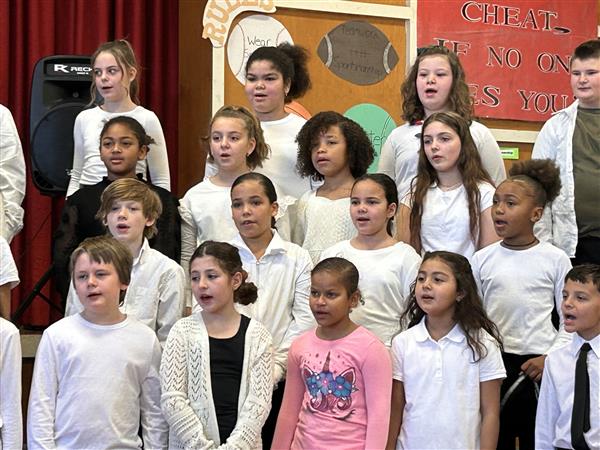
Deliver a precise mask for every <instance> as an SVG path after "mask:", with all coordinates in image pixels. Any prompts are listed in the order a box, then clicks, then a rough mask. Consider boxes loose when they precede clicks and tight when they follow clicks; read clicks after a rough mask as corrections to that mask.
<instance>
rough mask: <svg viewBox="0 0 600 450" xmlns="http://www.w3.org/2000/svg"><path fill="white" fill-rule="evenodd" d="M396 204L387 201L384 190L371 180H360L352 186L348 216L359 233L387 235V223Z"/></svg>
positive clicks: (392, 214) (392, 215)
mask: <svg viewBox="0 0 600 450" xmlns="http://www.w3.org/2000/svg"><path fill="white" fill-rule="evenodd" d="M396 206H397V205H396V204H395V203H392V204H389V203H388V202H387V199H386V198H385V191H384V190H383V188H382V187H381V185H380V184H378V183H376V182H375V181H373V180H363V181H360V182H358V183H356V184H355V185H354V187H353V188H352V194H351V197H350V217H351V218H352V222H353V223H354V226H355V227H356V229H357V230H358V234H359V235H363V236H375V235H378V234H381V235H387V230H386V228H387V224H388V222H389V220H390V219H391V218H392V217H394V214H395V213H396Z"/></svg>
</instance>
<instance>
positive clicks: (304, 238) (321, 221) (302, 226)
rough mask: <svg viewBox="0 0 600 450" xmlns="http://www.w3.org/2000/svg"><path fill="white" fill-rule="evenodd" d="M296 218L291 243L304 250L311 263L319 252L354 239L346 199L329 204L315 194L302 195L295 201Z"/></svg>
mask: <svg viewBox="0 0 600 450" xmlns="http://www.w3.org/2000/svg"><path fill="white" fill-rule="evenodd" d="M297 210H298V215H297V217H296V225H295V228H294V233H293V234H292V238H293V239H292V240H293V241H294V242H295V243H296V244H298V245H300V246H302V247H303V248H305V249H306V250H308V253H310V257H311V258H312V260H313V262H314V263H317V262H318V261H319V260H320V255H321V252H322V251H323V250H325V249H326V248H329V247H331V246H332V245H333V244H337V243H338V242H341V241H345V240H348V239H352V238H353V237H354V236H356V228H355V227H354V224H353V223H352V218H351V217H350V197H344V198H340V199H337V200H329V199H328V198H326V197H318V196H317V191H316V190H314V191H308V192H305V193H304V195H302V197H300V200H298V209H297Z"/></svg>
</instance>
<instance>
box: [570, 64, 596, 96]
mask: <svg viewBox="0 0 600 450" xmlns="http://www.w3.org/2000/svg"><path fill="white" fill-rule="evenodd" d="M571 89H573V95H575V97H577V99H578V100H579V106H581V107H583V108H600V58H587V59H579V58H576V59H574V60H573V61H572V62H571Z"/></svg>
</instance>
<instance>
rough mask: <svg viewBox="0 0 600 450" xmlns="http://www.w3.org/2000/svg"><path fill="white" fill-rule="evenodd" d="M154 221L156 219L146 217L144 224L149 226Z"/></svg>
mask: <svg viewBox="0 0 600 450" xmlns="http://www.w3.org/2000/svg"><path fill="white" fill-rule="evenodd" d="M154 222H156V219H154V218H152V217H146V226H147V227H151V226H152V225H154Z"/></svg>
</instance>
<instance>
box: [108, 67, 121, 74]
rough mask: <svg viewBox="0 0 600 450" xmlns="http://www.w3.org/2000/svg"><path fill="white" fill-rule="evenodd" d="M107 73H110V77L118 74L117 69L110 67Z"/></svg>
mask: <svg viewBox="0 0 600 450" xmlns="http://www.w3.org/2000/svg"><path fill="white" fill-rule="evenodd" d="M108 73H110V74H111V75H115V74H116V73H119V69H117V68H116V67H112V68H110V69H108Z"/></svg>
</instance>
